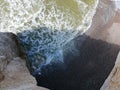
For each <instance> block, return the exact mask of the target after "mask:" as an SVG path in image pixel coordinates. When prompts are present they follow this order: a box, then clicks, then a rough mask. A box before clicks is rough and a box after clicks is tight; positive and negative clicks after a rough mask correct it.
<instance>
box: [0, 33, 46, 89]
mask: <svg viewBox="0 0 120 90" xmlns="http://www.w3.org/2000/svg"><path fill="white" fill-rule="evenodd" d="M0 90H46V89H43V88H42V87H38V86H36V80H35V79H34V78H33V77H32V76H31V75H30V73H29V71H28V69H27V67H26V62H25V55H24V51H23V50H22V48H21V45H20V43H19V40H18V39H17V37H16V36H15V35H14V34H12V33H0Z"/></svg>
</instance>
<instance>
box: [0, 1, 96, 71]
mask: <svg viewBox="0 0 120 90" xmlns="http://www.w3.org/2000/svg"><path fill="white" fill-rule="evenodd" d="M90 1H92V2H93V3H92V4H91V5H89V4H87V3H86V2H82V0H71V1H69V2H70V3H68V1H67V0H66V1H64V0H63V1H62V0H61V1H59V0H51V1H48V0H3V1H0V11H1V12H0V31H2V32H6V31H7V32H13V33H20V34H19V37H20V39H21V41H22V42H23V44H24V46H25V49H26V52H27V55H28V58H29V60H30V61H31V64H32V66H33V69H36V68H38V67H39V65H40V63H41V62H44V63H45V64H48V63H50V62H51V61H52V60H55V59H56V58H57V60H61V61H62V60H63V59H62V49H61V48H62V46H64V45H65V44H66V43H67V42H69V41H70V40H71V39H73V38H74V37H75V36H76V35H77V34H78V33H83V32H85V31H86V30H87V29H88V28H89V27H90V25H91V22H92V17H93V15H94V13H95V9H96V7H97V4H98V0H90ZM71 3H73V6H72V4H71ZM58 57H59V58H58Z"/></svg>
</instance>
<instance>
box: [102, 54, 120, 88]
mask: <svg viewBox="0 0 120 90" xmlns="http://www.w3.org/2000/svg"><path fill="white" fill-rule="evenodd" d="M100 90H120V53H119V54H118V56H117V60H116V63H115V66H114V68H113V70H112V72H111V73H110V75H109V77H108V78H107V79H106V81H105V83H104V84H103V86H102V87H101V89H100Z"/></svg>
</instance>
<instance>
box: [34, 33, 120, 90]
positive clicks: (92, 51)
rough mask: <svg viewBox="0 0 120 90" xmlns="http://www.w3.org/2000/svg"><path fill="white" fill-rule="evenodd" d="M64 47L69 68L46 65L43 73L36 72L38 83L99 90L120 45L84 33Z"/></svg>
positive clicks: (57, 88) (61, 89)
mask: <svg viewBox="0 0 120 90" xmlns="http://www.w3.org/2000/svg"><path fill="white" fill-rule="evenodd" d="M81 42H82V43H81ZM71 43H74V46H71ZM67 47H72V48H68V49H66V48H67ZM63 49H65V50H66V51H64V62H65V67H66V68H65V69H63V68H62V65H59V63H52V64H50V65H47V66H44V67H43V68H42V71H41V73H42V75H38V74H37V75H36V80H37V82H38V85H39V86H44V87H47V88H49V89H51V90H99V89H100V87H101V86H102V84H103V83H104V81H105V80H106V78H107V77H108V75H109V74H110V72H111V70H112V69H113V67H114V65H115V61H116V57H117V54H118V52H119V50H120V47H119V46H117V45H114V44H109V43H107V42H104V41H101V40H95V39H91V38H90V37H88V36H86V35H82V36H79V37H77V38H75V39H74V40H73V41H71V42H70V43H68V44H67V45H66V46H65V47H64V48H63ZM74 49H77V51H74ZM75 52H77V53H75ZM57 64H58V65H57Z"/></svg>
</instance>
